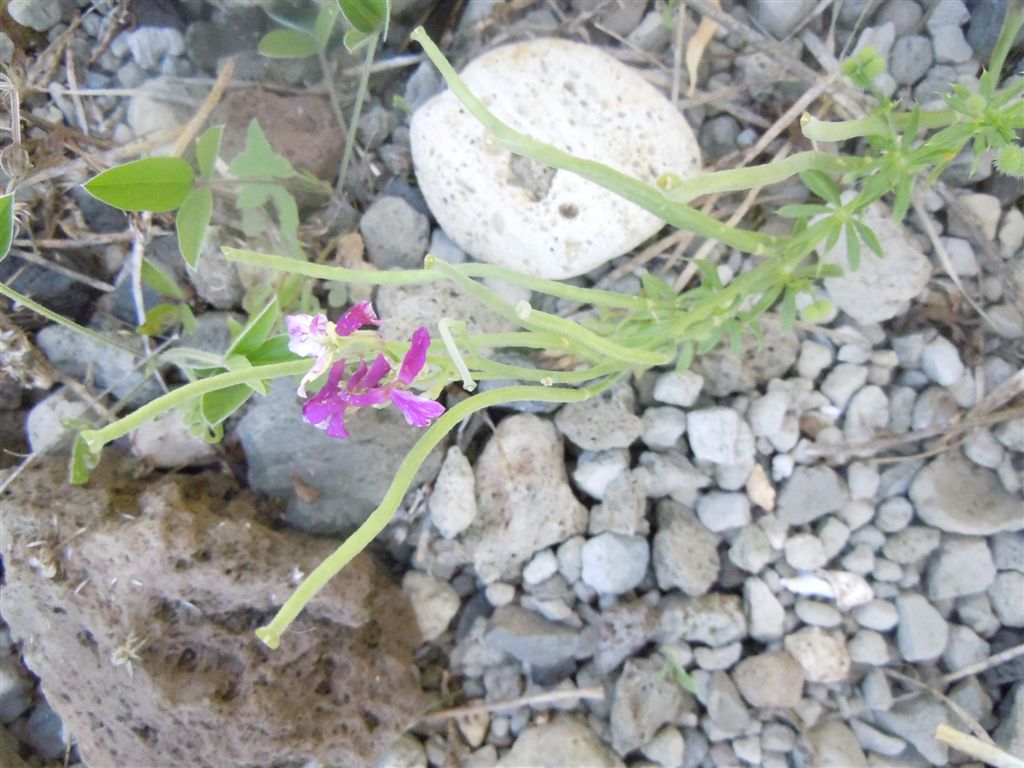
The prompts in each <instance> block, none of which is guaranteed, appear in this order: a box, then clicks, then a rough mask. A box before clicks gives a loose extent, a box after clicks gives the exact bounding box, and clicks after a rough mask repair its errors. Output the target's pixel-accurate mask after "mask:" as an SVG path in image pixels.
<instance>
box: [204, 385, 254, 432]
mask: <svg viewBox="0 0 1024 768" xmlns="http://www.w3.org/2000/svg"><path fill="white" fill-rule="evenodd" d="M252 394H253V390H252V389H251V388H250V387H249V386H247V385H245V384H236V385H235V386H233V387H226V388H225V389H218V390H216V391H215V392H208V393H206V394H205V395H203V405H202V409H203V417H204V418H205V419H206V421H207V423H209V424H210V425H213V426H215V425H217V424H220V423H221V422H222V421H224V419H226V418H227V417H228V416H230V415H231V414H232V413H234V412H235V411H237V410H238V409H239V408H241V407H242V406H243V405H244V404H245V401H246V400H248V399H249V397H250V396H251V395H252Z"/></svg>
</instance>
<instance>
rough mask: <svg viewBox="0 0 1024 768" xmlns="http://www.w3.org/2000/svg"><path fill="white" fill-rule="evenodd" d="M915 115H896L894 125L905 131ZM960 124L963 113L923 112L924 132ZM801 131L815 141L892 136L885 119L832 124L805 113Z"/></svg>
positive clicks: (946, 110)
mask: <svg viewBox="0 0 1024 768" xmlns="http://www.w3.org/2000/svg"><path fill="white" fill-rule="evenodd" d="M910 118H911V114H910V113H908V112H904V113H900V114H898V115H892V121H893V125H895V126H896V127H897V128H898V129H900V130H903V129H904V128H906V127H907V124H908V123H909V122H910ZM959 120H960V113H959V112H955V111H953V110H951V109H941V110H936V111H934V112H922V113H921V117H920V122H919V123H918V125H919V126H920V128H921V129H930V128H942V127H945V126H947V125H952V124H953V123H955V122H958V121H959ZM800 128H801V129H802V130H803V132H804V136H806V137H807V138H808V139H810V140H811V141H826V142H835V141H846V140H847V139H856V138H860V137H861V136H885V135H888V134H889V133H891V127H890V125H889V123H887V122H886V121H885V119H884V118H881V117H862V118H860V119H857V120H839V121H835V122H828V121H825V120H819V119H818V118H816V117H814V116H813V115H811V114H810V113H804V116H803V117H802V118H800Z"/></svg>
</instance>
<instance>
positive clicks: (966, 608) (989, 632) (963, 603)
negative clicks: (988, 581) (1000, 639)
mask: <svg viewBox="0 0 1024 768" xmlns="http://www.w3.org/2000/svg"><path fill="white" fill-rule="evenodd" d="M956 612H957V615H958V616H959V617H960V621H962V622H963V623H964V624H966V625H967V626H968V627H970V628H971V629H973V630H974V631H975V632H977V633H978V634H979V635H981V636H982V637H986V638H987V637H992V636H993V635H994V634H995V633H996V632H997V631H998V630H999V627H1000V622H999V618H998V617H997V616H996V615H995V613H994V612H993V610H992V603H991V601H990V600H989V598H988V594H987V593H986V594H984V595H969V596H967V597H962V598H960V599H959V600H957V601H956Z"/></svg>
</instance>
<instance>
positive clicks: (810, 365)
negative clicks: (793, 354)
mask: <svg viewBox="0 0 1024 768" xmlns="http://www.w3.org/2000/svg"><path fill="white" fill-rule="evenodd" d="M831 365H832V349H831V348H830V347H826V346H825V345H824V344H819V343H818V342H816V341H810V340H807V341H804V342H803V343H802V344H801V345H800V358H799V360H798V361H797V373H798V374H800V377H801V378H804V379H810V380H811V381H813V380H814V379H816V378H818V375H819V374H820V373H821V372H822V371H824V370H825V369H826V368H828V367H829V366H831Z"/></svg>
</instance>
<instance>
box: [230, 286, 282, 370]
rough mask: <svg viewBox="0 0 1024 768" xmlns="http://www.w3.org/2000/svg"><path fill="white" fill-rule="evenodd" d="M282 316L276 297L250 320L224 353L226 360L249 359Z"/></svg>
mask: <svg viewBox="0 0 1024 768" xmlns="http://www.w3.org/2000/svg"><path fill="white" fill-rule="evenodd" d="M280 314H281V308H280V307H279V306H278V304H277V298H276V297H275V298H273V299H271V300H270V302H269V303H268V304H267V305H266V306H265V307H263V309H262V310H260V312H259V313H258V314H256V315H254V316H253V317H251V318H249V322H248V323H246V324H245V328H243V329H242V332H241V333H240V334H238V336H237V337H236V338H235V340H234V341H233V342H231V346H230V347H228V351H227V352H225V353H224V357H225V359H227V358H230V357H231V356H232V355H242V356H243V357H247V356H248V355H249V353H250V352H254V351H255V350H257V349H259V347H260V346H261V345H262V344H263V342H264V341H266V340H267V337H268V336H270V332H271V331H272V330H274V324H275V323H277V318H278V317H279V316H280Z"/></svg>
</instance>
